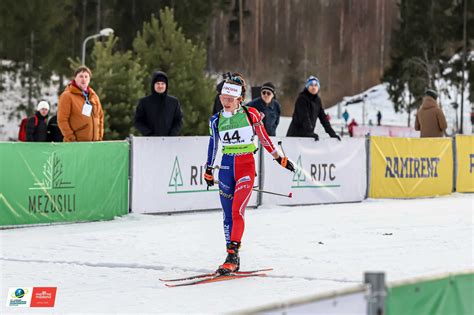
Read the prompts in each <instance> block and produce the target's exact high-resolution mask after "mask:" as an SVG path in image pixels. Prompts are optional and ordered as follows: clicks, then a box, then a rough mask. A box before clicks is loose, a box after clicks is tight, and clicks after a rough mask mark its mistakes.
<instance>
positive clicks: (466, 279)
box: [385, 273, 474, 315]
mask: <svg viewBox="0 0 474 315" xmlns="http://www.w3.org/2000/svg"><path fill="white" fill-rule="evenodd" d="M385 311H386V314H388V315H397V314H403V315H411V314H413V315H423V314H426V315H436V314H440V315H446V314H474V273H471V274H460V275H455V276H449V277H446V278H443V279H437V280H430V281H423V282H419V283H414V284H408V285H401V286H396V287H392V288H389V289H388V296H387V298H386V300H385Z"/></svg>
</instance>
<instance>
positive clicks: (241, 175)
mask: <svg viewBox="0 0 474 315" xmlns="http://www.w3.org/2000/svg"><path fill="white" fill-rule="evenodd" d="M245 88H246V86H245V81H244V78H243V77H242V75H241V74H239V73H233V74H230V75H228V77H227V78H226V80H225V82H224V84H223V86H222V89H221V91H220V95H219V99H220V101H221V103H222V106H223V109H222V110H221V111H219V112H218V113H216V114H215V115H213V116H212V117H211V119H210V122H209V129H210V139H209V146H208V154H207V161H206V172H205V174H204V179H205V181H206V183H207V185H208V187H210V186H213V185H214V184H215V183H218V185H219V194H220V201H221V205H222V209H223V212H224V222H223V224H224V236H225V240H226V249H227V257H226V260H225V262H224V263H223V264H222V265H220V266H219V268H218V269H217V271H216V272H217V273H219V274H229V273H232V272H235V271H238V270H239V268H240V257H239V249H240V242H241V239H242V235H243V233H244V226H245V224H244V213H245V208H246V207H247V203H248V202H249V200H250V196H251V194H252V189H253V183H254V179H255V159H254V156H253V154H254V153H255V152H256V150H257V147H256V145H255V143H254V137H255V135H257V136H258V138H259V140H260V142H261V143H262V146H263V147H264V148H265V149H266V150H267V151H268V153H270V154H271V155H272V156H273V158H274V159H275V161H277V163H278V164H280V165H281V166H282V167H284V168H286V169H288V170H290V171H292V172H294V171H295V168H294V166H293V164H292V163H291V162H290V161H289V160H288V158H287V157H285V156H281V155H280V154H279V152H278V151H277V149H276V148H275V145H274V144H273V143H272V141H271V140H270V138H269V136H268V134H267V132H266V131H265V127H264V126H263V122H262V118H261V116H260V113H259V112H258V111H257V110H256V109H255V108H251V107H250V108H247V107H246V106H242V100H243V99H244V98H245ZM219 141H220V142H221V143H222V153H223V155H222V161H221V164H220V167H219V180H215V179H214V175H213V171H214V162H215V158H216V153H217V148H218V144H219Z"/></svg>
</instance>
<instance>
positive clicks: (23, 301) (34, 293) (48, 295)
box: [7, 287, 57, 307]
mask: <svg viewBox="0 0 474 315" xmlns="http://www.w3.org/2000/svg"><path fill="white" fill-rule="evenodd" d="M56 290H57V288H56V287H33V288H32V287H28V288H25V287H21V288H18V287H13V288H9V289H8V297H7V307H54V302H55V300H56Z"/></svg>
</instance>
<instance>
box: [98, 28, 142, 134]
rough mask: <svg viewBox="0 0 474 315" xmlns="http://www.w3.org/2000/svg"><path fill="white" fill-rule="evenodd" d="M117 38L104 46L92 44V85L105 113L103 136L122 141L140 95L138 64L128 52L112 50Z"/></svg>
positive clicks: (99, 43) (131, 127) (127, 132)
mask: <svg viewBox="0 0 474 315" xmlns="http://www.w3.org/2000/svg"><path fill="white" fill-rule="evenodd" d="M117 42H118V38H117V37H115V36H110V37H109V38H108V40H107V42H105V43H101V42H96V44H95V46H94V49H93V52H92V65H93V66H92V67H93V69H92V72H93V85H94V87H95V90H96V91H97V94H98V95H99V97H100V99H101V103H102V107H103V110H104V114H105V132H104V137H105V139H107V140H116V139H125V138H126V137H128V136H129V135H130V134H131V133H135V132H134V130H133V117H134V115H135V108H136V106H137V102H138V99H139V98H140V97H142V96H143V94H144V90H143V85H142V83H141V82H142V80H143V77H145V76H146V74H145V72H144V70H143V68H142V66H141V65H140V61H139V60H137V59H136V58H135V57H134V56H133V54H132V52H131V51H126V52H118V51H114V48H115V46H116V45H117Z"/></svg>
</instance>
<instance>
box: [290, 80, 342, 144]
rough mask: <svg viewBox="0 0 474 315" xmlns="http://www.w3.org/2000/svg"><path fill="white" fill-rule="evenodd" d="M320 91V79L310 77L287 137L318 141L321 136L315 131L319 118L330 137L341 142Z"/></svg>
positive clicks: (296, 107) (298, 99) (297, 102)
mask: <svg viewBox="0 0 474 315" xmlns="http://www.w3.org/2000/svg"><path fill="white" fill-rule="evenodd" d="M319 89H320V82H319V79H318V78H317V77H315V76H310V77H309V78H308V79H307V80H306V85H305V88H304V90H303V91H302V92H301V93H300V94H299V96H298V98H297V99H296V103H295V109H294V112H293V117H292V119H291V123H290V127H289V128H288V132H287V134H286V136H287V137H310V138H314V140H316V141H318V140H319V136H318V135H317V134H316V133H315V132H314V129H315V127H316V120H317V119H318V118H319V121H320V122H321V124H322V125H323V127H324V130H325V131H326V132H327V133H328V134H329V136H330V137H331V138H336V139H338V140H341V138H340V137H339V136H338V135H337V134H336V132H335V131H334V129H332V127H331V124H330V123H329V121H328V119H327V118H326V113H325V112H324V108H323V104H322V102H321V99H320V98H319V95H318V93H319Z"/></svg>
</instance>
